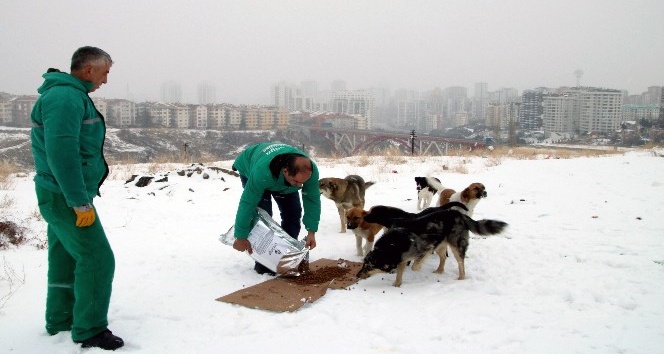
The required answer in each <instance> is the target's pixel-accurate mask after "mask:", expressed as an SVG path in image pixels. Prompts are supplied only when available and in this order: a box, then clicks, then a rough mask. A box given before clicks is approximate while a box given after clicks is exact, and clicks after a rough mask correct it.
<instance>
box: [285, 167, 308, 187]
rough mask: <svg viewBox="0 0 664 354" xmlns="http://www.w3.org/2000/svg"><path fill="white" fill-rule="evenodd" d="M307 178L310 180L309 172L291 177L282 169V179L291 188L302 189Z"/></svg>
mask: <svg viewBox="0 0 664 354" xmlns="http://www.w3.org/2000/svg"><path fill="white" fill-rule="evenodd" d="M309 178H311V171H302V172H299V173H298V174H296V175H295V176H291V175H289V174H288V170H286V169H284V179H285V180H286V182H288V184H290V185H291V186H297V187H302V186H303V185H304V182H306V181H308V180H309Z"/></svg>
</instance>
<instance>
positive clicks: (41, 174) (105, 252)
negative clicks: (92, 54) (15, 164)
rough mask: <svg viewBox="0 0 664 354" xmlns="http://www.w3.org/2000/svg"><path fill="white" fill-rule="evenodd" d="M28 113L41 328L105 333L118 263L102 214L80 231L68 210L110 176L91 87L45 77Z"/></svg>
mask: <svg viewBox="0 0 664 354" xmlns="http://www.w3.org/2000/svg"><path fill="white" fill-rule="evenodd" d="M43 77H44V79H45V80H44V83H43V84H42V86H41V87H40V88H39V89H38V92H39V93H40V95H41V96H40V97H39V99H38V100H37V102H36V103H35V106H34V108H33V110H32V115H31V120H32V124H33V128H32V132H31V142H32V153H33V156H34V160H35V170H36V175H35V178H34V181H35V191H36V194H37V202H38V204H39V211H40V212H41V214H42V216H43V217H44V220H45V221H46V222H47V224H48V227H47V236H48V290H47V296H46V330H47V332H48V333H50V334H55V333H58V332H60V331H68V330H71V336H72V339H73V340H74V341H82V340H85V339H88V338H90V337H93V336H94V335H96V334H98V333H101V332H102V331H104V330H106V329H107V327H108V320H107V313H108V306H109V301H110V297H111V288H112V283H113V274H114V271H115V259H114V256H113V251H112V250H111V247H110V245H109V243H108V240H107V238H106V234H105V233H104V229H103V227H102V225H101V221H100V218H99V215H98V214H97V217H96V220H95V221H94V223H93V224H92V225H91V226H88V227H77V226H76V213H75V212H74V210H73V207H76V206H82V205H85V204H88V203H90V204H92V200H93V198H94V197H95V195H98V194H99V187H100V186H101V184H102V183H103V182H104V180H105V179H106V176H107V175H108V164H107V163H106V160H105V159H104V155H103V147H104V138H105V136H106V125H105V123H104V117H103V116H102V115H101V114H100V113H99V111H98V110H97V109H96V108H95V106H94V103H93V102H92V100H91V99H90V97H89V96H88V93H89V92H90V89H92V87H93V84H92V83H89V82H86V81H83V80H80V79H78V78H76V77H74V76H72V75H70V74H67V73H62V72H51V73H46V74H44V75H43Z"/></svg>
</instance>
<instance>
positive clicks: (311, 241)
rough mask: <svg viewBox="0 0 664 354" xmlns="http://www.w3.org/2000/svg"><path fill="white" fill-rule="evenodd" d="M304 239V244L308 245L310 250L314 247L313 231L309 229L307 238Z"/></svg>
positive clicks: (314, 236)
mask: <svg viewBox="0 0 664 354" xmlns="http://www.w3.org/2000/svg"><path fill="white" fill-rule="evenodd" d="M305 241H306V243H305V246H307V247H309V249H310V250H312V249H314V248H316V233H315V232H313V231H309V233H307V238H306V240H305Z"/></svg>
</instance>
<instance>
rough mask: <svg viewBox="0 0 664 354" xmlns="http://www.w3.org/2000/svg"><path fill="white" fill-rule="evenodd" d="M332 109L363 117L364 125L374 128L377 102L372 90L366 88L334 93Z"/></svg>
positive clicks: (331, 102) (336, 111)
mask: <svg viewBox="0 0 664 354" xmlns="http://www.w3.org/2000/svg"><path fill="white" fill-rule="evenodd" d="M330 109H331V110H332V111H333V112H335V113H343V114H347V115H350V116H355V117H359V116H361V117H363V120H364V122H366V123H363V124H362V126H366V128H365V129H372V128H373V118H374V110H375V103H374V97H373V94H371V92H369V91H366V90H357V91H338V92H334V93H332V99H331V101H330Z"/></svg>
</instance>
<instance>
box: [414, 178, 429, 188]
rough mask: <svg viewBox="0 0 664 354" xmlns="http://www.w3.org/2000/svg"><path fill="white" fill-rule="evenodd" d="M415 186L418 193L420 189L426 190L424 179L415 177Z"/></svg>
mask: <svg viewBox="0 0 664 354" xmlns="http://www.w3.org/2000/svg"><path fill="white" fill-rule="evenodd" d="M415 185H416V186H417V190H418V191H421V190H422V188H426V187H427V186H428V184H427V179H426V177H415Z"/></svg>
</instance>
